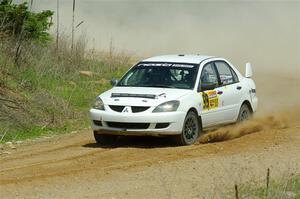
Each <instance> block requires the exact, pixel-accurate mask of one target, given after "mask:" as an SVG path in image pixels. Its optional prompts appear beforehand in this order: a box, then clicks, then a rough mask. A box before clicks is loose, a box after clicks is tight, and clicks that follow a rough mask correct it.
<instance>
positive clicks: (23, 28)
mask: <svg viewBox="0 0 300 199" xmlns="http://www.w3.org/2000/svg"><path fill="white" fill-rule="evenodd" d="M52 15H53V12H52V11H50V10H46V11H42V12H37V13H35V12H31V11H30V10H29V8H28V5H27V3H26V2H25V3H21V4H13V3H12V0H2V1H1V0H0V38H1V35H6V36H7V37H13V38H17V39H18V40H19V41H37V42H39V43H41V44H45V43H47V42H48V41H50V40H51V36H50V34H49V33H48V32H47V31H48V30H49V28H50V26H51V25H52V22H51V21H50V18H51V17H52Z"/></svg>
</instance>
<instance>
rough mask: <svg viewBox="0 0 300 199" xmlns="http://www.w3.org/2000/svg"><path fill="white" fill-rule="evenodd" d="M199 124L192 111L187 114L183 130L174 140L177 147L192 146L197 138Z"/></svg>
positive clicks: (196, 116)
mask: <svg viewBox="0 0 300 199" xmlns="http://www.w3.org/2000/svg"><path fill="white" fill-rule="evenodd" d="M199 131H200V124H199V120H198V115H197V114H196V113H195V112H194V111H190V112H188V114H187V116H186V117H185V120H184V124H183V129H182V132H181V134H180V135H176V137H175V139H176V142H177V144H178V145H191V144H194V143H195V142H196V140H197V138H198V137H199Z"/></svg>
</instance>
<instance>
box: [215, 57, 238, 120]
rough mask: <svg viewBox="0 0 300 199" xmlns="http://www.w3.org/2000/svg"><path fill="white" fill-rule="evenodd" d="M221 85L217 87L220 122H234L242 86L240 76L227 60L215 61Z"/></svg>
mask: <svg viewBox="0 0 300 199" xmlns="http://www.w3.org/2000/svg"><path fill="white" fill-rule="evenodd" d="M214 66H215V68H216V71H217V75H218V79H219V84H220V86H219V87H218V88H216V90H217V93H218V98H219V109H218V111H219V116H220V117H219V118H221V119H220V121H219V122H218V123H229V122H234V121H235V119H236V116H237V114H238V112H239V109H240V107H239V106H240V100H241V97H242V89H243V88H242V86H241V84H240V82H239V79H238V76H237V75H236V73H235V72H234V70H233V69H232V68H231V66H230V65H229V64H228V63H226V62H225V61H214Z"/></svg>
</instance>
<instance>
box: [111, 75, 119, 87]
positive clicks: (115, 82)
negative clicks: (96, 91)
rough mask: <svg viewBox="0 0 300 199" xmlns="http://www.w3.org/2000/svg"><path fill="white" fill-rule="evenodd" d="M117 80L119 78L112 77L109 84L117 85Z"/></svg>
mask: <svg viewBox="0 0 300 199" xmlns="http://www.w3.org/2000/svg"><path fill="white" fill-rule="evenodd" d="M118 82H119V80H118V79H116V78H114V77H113V78H112V79H111V80H110V84H111V85H112V86H115V85H117V84H118Z"/></svg>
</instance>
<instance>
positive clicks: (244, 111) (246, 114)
mask: <svg viewBox="0 0 300 199" xmlns="http://www.w3.org/2000/svg"><path fill="white" fill-rule="evenodd" d="M250 117H251V111H250V108H249V107H248V105H247V104H243V105H242V106H241V108H240V112H239V116H238V119H237V122H244V121H246V120H248V119H249V118H250Z"/></svg>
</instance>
